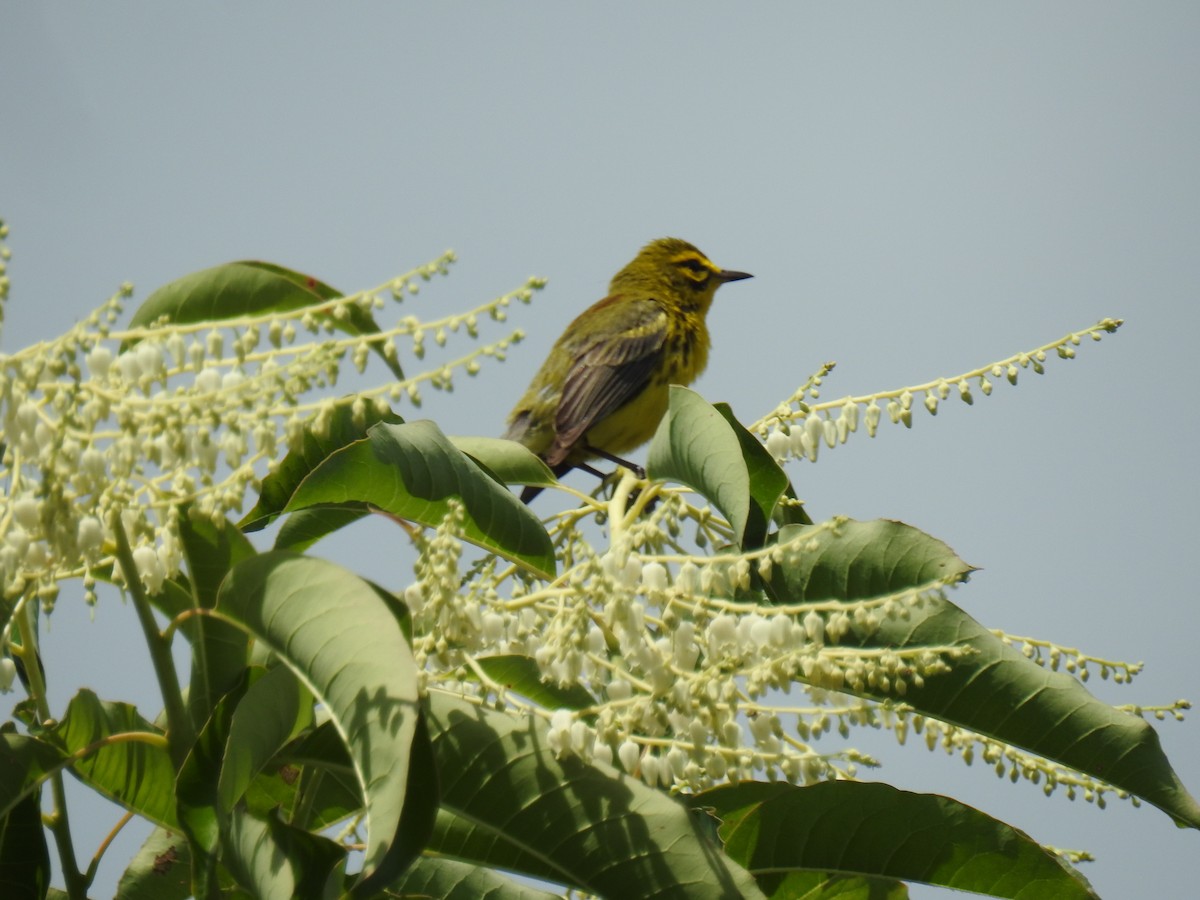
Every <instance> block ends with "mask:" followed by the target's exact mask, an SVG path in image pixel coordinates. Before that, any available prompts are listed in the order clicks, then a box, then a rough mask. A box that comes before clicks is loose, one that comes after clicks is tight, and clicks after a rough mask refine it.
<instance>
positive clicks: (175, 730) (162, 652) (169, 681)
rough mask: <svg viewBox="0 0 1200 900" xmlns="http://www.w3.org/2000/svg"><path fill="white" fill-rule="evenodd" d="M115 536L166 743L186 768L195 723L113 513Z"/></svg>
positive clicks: (168, 646)
mask: <svg viewBox="0 0 1200 900" xmlns="http://www.w3.org/2000/svg"><path fill="white" fill-rule="evenodd" d="M111 524H112V530H113V534H115V535H116V538H117V561H118V562H119V563H120V564H121V571H122V572H124V574H125V588H126V590H128V591H129V596H130V597H131V598H132V599H133V608H134V610H136V611H137V617H138V621H139V622H140V623H141V626H142V633H143V634H144V635H145V637H146V646H147V647H148V648H149V650H150V661H151V662H152V663H153V664H154V674H155V676H156V677H157V678H158V686H159V689H160V690H161V691H162V697H163V709H164V710H165V711H166V714H167V744H168V748H169V750H170V753H171V762H172V763H173V764H174V766H175V770H176V771H179V769H180V768H181V767H182V766H183V761H184V759H185V758H186V757H187V754H188V751H189V750H191V748H192V744H194V743H195V741H196V735H195V733H194V732H193V730H192V720H191V718H190V717H189V716H188V714H187V708H186V707H185V706H184V704H183V694H182V692H181V691H180V689H179V676H178V674H177V673H176V672H175V661H174V660H173V659H172V658H171V644H170V641H168V640H167V639H166V638H165V637H164V636H163V634H162V632H160V631H159V630H158V623H157V622H156V621H155V620H154V611H153V610H152V609H151V608H150V600H149V598H148V597H147V596H146V591H145V590H144V589H143V588H142V581H141V579H140V578H139V577H138V573H137V566H136V565H135V563H134V561H133V550H132V549H131V548H130V546H129V536H128V535H127V534H126V533H125V526H124V524H123V523H122V522H121V516H120V515H119V514H114V515H113V516H112V519H111Z"/></svg>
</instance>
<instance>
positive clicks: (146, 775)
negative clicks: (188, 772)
mask: <svg viewBox="0 0 1200 900" xmlns="http://www.w3.org/2000/svg"><path fill="white" fill-rule="evenodd" d="M132 732H142V733H147V734H152V735H158V736H160V737H161V736H162V732H161V731H160V730H159V729H157V728H155V727H154V726H153V725H152V724H150V723H149V722H147V721H146V720H145V719H143V718H142V717H141V716H140V715H138V711H137V710H136V709H134V707H133V706H131V705H129V704H128V703H111V702H104V701H101V700H100V698H99V697H97V696H96V695H95V694H94V693H93V692H92V691H89V690H87V689H86V688H84V689H83V690H81V691H79V693H77V694H76V695H75V696H74V697H73V698H71V702H70V703H69V704H68V705H67V712H66V714H65V715H64V716H63V717H62V720H61V721H60V722H59V723H58V727H57V728H55V730H54V735H55V737H56V738H57V739H58V740H59V741H61V742H62V745H63V747H64V748H65V749H66V750H67V751H68V752H70V753H78V752H79V751H81V750H83V749H85V748H87V747H91V746H93V745H94V744H97V743H98V742H101V741H104V740H106V739H108V738H112V737H113V736H115V735H122V734H128V733H132ZM72 771H73V772H74V773H75V775H76V776H78V777H79V778H80V780H82V781H83V782H84V783H85V784H88V785H90V786H91V787H92V788H94V789H95V790H97V791H99V792H100V793H101V794H103V795H104V796H106V797H108V798H110V799H112V800H115V801H116V802H117V803H119V804H121V805H122V806H124V807H125V808H126V809H128V810H130V811H131V812H135V813H137V814H138V815H140V816H144V817H145V818H147V819H149V820H150V821H152V822H154V823H155V824H157V825H162V826H164V827H166V828H172V829H178V827H179V825H178V821H177V819H176V815H175V790H174V788H175V768H174V766H173V765H172V764H171V756H170V754H169V753H168V752H167V749H166V747H165V746H158V745H156V744H152V743H145V742H142V741H131V740H125V741H121V742H117V743H108V744H106V745H104V746H101V747H99V748H98V749H96V750H95V751H93V752H91V753H89V754H88V755H87V756H85V757H83V758H82V759H81V760H79V761H78V762H77V763H76V764H75V765H74V766H73V767H72Z"/></svg>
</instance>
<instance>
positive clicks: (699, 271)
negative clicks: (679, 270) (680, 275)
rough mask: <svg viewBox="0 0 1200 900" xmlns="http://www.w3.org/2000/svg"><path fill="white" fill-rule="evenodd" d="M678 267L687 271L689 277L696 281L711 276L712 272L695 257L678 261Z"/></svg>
mask: <svg viewBox="0 0 1200 900" xmlns="http://www.w3.org/2000/svg"><path fill="white" fill-rule="evenodd" d="M679 265H680V266H682V267H683V268H685V269H687V270H688V272H689V274H690V277H692V278H695V279H696V280H697V281H703V280H704V279H706V278H708V276H709V275H711V274H712V271H711V270H710V269H709V268H708V266H706V265H704V263H702V262H701V261H700V260H698V259H696V258H695V257H688V258H687V259H681V260H679Z"/></svg>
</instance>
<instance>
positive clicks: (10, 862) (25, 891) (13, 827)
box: [0, 791, 50, 900]
mask: <svg viewBox="0 0 1200 900" xmlns="http://www.w3.org/2000/svg"><path fill="white" fill-rule="evenodd" d="M49 884H50V852H49V850H48V849H47V848H46V829H45V827H44V826H43V825H42V808H41V791H34V792H33V793H32V794H28V795H26V796H25V797H24V798H22V799H21V800H20V801H19V802H18V803H17V805H16V806H14V807H13V808H12V809H11V810H9V812H8V815H5V816H0V896H3V897H4V898H5V900H42V897H44V896H45V895H46V888H47V887H48V886H49Z"/></svg>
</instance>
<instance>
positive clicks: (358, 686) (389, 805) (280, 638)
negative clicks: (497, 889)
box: [217, 552, 433, 880]
mask: <svg viewBox="0 0 1200 900" xmlns="http://www.w3.org/2000/svg"><path fill="white" fill-rule="evenodd" d="M217 614H218V615H220V616H222V617H223V618H225V619H226V620H227V621H230V622H233V623H234V624H236V625H238V627H240V628H243V629H245V630H246V631H247V632H248V633H249V634H251V635H253V636H254V637H255V639H256V640H258V641H261V642H262V643H263V644H264V645H265V646H266V647H268V648H269V649H270V650H271V651H272V652H274V653H275V654H276V655H277V656H278V657H279V658H280V659H281V660H282V661H283V662H284V663H286V665H287V666H288V668H290V669H291V670H292V671H293V672H295V674H296V675H297V676H298V677H299V678H300V680H301V681H302V682H303V683H304V684H305V685H306V686H307V687H308V689H309V690H310V691H311V692H312V694H313V696H314V697H315V698H316V700H317V702H319V703H321V704H322V705H323V706H324V707H325V709H326V710H327V712H328V713H329V716H330V718H331V721H332V722H333V725H334V727H335V728H336V730H337V733H338V735H339V736H340V737H341V739H342V742H343V743H344V744H345V746H346V748H347V750H348V751H349V754H350V757H351V760H352V763H353V767H354V773H355V776H356V778H357V781H358V785H359V788H360V790H361V791H362V796H363V798H364V801H365V804H364V811H363V816H364V818H363V821H364V824H365V826H366V828H367V846H366V850H365V854H364V855H365V858H364V865H363V878H364V880H365V879H367V878H370V877H371V876H372V875H373V874H375V873H378V877H379V878H381V879H388V878H391V877H393V876H394V875H395V874H396V873H397V872H398V871H399V870H400V869H402V868H403V867H404V865H405V864H406V863H407V862H408V861H409V860H411V859H412V857H413V856H414V855H415V854H416V853H417V852H419V850H420V846H411V841H405V840H401V839H400V838H401V835H400V828H401V815H402V813H404V811H405V802H406V799H407V795H408V785H409V763H410V758H411V753H412V748H413V746H414V741H415V740H416V738H417V736H418V719H419V716H420V709H419V706H418V695H417V673H416V664H415V662H414V661H413V657H412V652H411V651H410V649H409V646H408V643H407V641H405V639H404V634H403V633H402V632H401V630H400V625H399V623H398V622H397V621H396V618H395V616H394V615H393V614H392V611H391V610H390V608H389V607H388V606H387V604H386V603H384V601H383V600H382V599H381V598H380V597H379V595H378V594H377V593H376V592H375V591H374V590H373V589H372V588H371V586H370V585H368V584H367V583H366V582H364V581H363V580H362V579H360V578H358V577H356V576H355V575H353V574H352V573H350V572H348V571H346V570H345V569H342V568H340V567H339V566H335V565H333V564H331V563H328V562H324V561H322V560H316V559H307V558H304V557H298V556H295V555H293V554H289V553H282V552H272V553H267V554H264V555H262V556H259V557H255V558H254V559H250V560H247V561H245V562H243V563H241V564H239V565H237V566H235V567H234V569H233V570H232V571H231V572H230V573H229V576H228V578H227V579H226V580H225V583H224V584H223V585H222V587H221V592H220V597H219V600H218V604H217ZM421 799H422V802H424V803H428V798H427V797H425V798H421ZM422 815H424V816H425V818H426V820H427V821H431V820H432V816H433V809H432V808H430V809H428V810H427V811H425V812H424V813H422ZM418 818H420V817H418Z"/></svg>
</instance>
